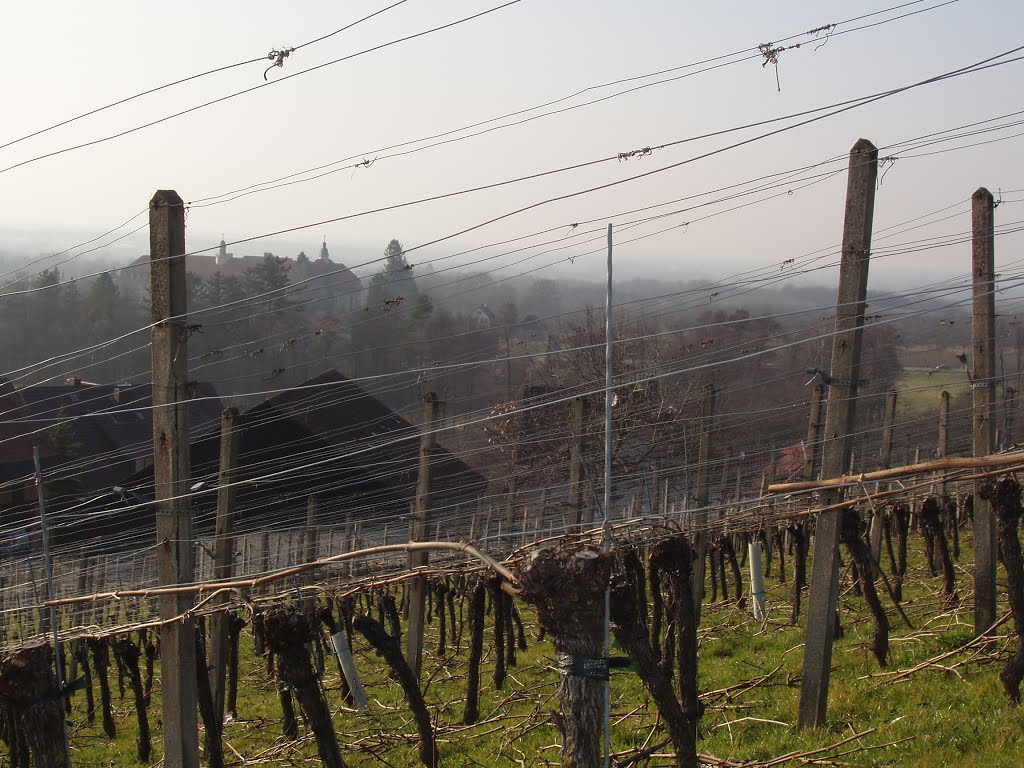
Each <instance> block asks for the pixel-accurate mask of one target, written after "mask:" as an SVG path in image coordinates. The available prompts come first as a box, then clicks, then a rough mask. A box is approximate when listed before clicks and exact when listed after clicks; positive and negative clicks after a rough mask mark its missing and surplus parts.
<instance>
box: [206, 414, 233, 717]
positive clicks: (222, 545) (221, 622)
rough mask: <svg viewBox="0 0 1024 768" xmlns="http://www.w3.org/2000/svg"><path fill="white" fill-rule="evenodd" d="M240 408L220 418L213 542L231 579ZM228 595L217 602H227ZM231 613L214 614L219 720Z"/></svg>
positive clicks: (220, 575) (213, 672) (221, 575)
mask: <svg viewBox="0 0 1024 768" xmlns="http://www.w3.org/2000/svg"><path fill="white" fill-rule="evenodd" d="M238 442H239V431H238V409H236V408H226V409H224V413H223V414H222V416H221V420H220V470H219V472H218V475H217V531H216V537H215V539H214V543H213V558H214V562H213V578H214V579H230V578H231V576H232V574H233V572H234V568H233V567H232V566H233V564H234V538H233V532H234V527H235V496H236V494H235V487H234V485H233V482H234V479H235V469H236V468H237V466H238ZM227 599H228V598H227V595H223V596H221V597H220V598H219V599H218V600H217V602H218V603H219V604H224V603H226V602H227ZM230 625H231V616H230V614H229V613H227V612H226V611H219V612H217V613H215V614H213V616H211V617H210V643H209V647H210V688H211V689H212V691H213V706H214V712H215V713H216V715H217V718H218V720H217V721H218V722H220V721H221V720H223V719H224V681H225V679H226V677H227V659H228V630H229V628H230Z"/></svg>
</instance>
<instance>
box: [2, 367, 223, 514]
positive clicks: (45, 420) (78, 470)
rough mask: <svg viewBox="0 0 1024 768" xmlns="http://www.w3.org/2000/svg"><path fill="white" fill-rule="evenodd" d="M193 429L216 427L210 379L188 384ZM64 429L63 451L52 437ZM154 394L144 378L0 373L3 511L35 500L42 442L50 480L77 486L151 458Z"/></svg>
mask: <svg viewBox="0 0 1024 768" xmlns="http://www.w3.org/2000/svg"><path fill="white" fill-rule="evenodd" d="M189 395H190V397H191V398H192V400H191V402H190V404H189V419H190V424H191V431H192V434H202V433H203V432H204V431H207V432H208V431H210V430H211V429H216V428H217V427H218V426H219V424H220V413H221V403H220V399H219V398H218V397H217V393H216V391H215V390H214V388H213V386H212V385H210V384H206V383H196V384H193V385H192V386H191V388H190V391H189ZM58 429H59V430H62V431H63V433H64V435H65V441H66V445H65V446H64V447H63V451H64V452H65V453H70V454H71V455H70V456H63V457H62V456H61V455H60V453H61V450H58V449H59V448H60V446H54V444H53V442H54V441H53V440H52V439H51V438H52V437H53V435H54V431H55V430H58ZM152 445H153V400H152V387H151V386H150V385H149V384H141V385H136V386H132V385H131V384H93V383H90V382H86V381H82V380H81V379H77V378H73V379H68V380H67V381H66V382H65V383H63V384H36V385H30V386H25V387H17V386H16V385H15V384H14V383H12V382H10V381H7V380H6V379H0V510H5V516H6V515H7V513H10V512H11V511H12V509H13V508H17V507H19V505H25V504H30V505H32V506H33V511H32V513H31V514H32V515H35V514H36V512H35V510H34V505H35V496H36V491H35V479H34V474H35V469H34V466H33V460H32V449H33V447H34V446H37V447H38V448H39V457H40V464H41V466H42V469H43V475H44V478H46V479H47V480H48V481H60V480H68V479H73V480H74V487H75V490H76V492H77V493H82V494H92V493H96V492H98V491H109V490H110V489H111V487H112V486H113V485H114V484H116V483H117V481H118V480H120V479H121V478H123V477H124V476H125V475H127V474H130V473H132V472H135V471H136V470H139V469H141V468H143V467H144V466H146V465H148V464H149V463H150V461H151V460H152V452H153V448H152Z"/></svg>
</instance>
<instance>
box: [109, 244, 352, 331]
mask: <svg viewBox="0 0 1024 768" xmlns="http://www.w3.org/2000/svg"><path fill="white" fill-rule="evenodd" d="M263 260H264V257H263V256H235V255H234V254H233V253H228V250H227V244H226V243H225V242H224V240H223V238H222V239H221V241H220V245H219V246H218V247H217V254H216V255H215V256H207V255H205V254H194V255H191V256H188V257H187V258H186V262H185V269H186V270H187V271H188V272H190V273H192V274H194V275H197V276H198V277H200V278H202V279H203V280H204V281H205V280H209V279H210V278H212V277H213V276H214V275H215V274H217V273H218V272H219V273H220V275H221V276H222V277H233V278H237V279H239V280H242V279H244V278H245V274H246V271H247V270H249V269H250V268H257V267H259V266H261V265H262V264H263ZM285 266H286V268H287V269H288V277H289V282H290V285H289V287H288V288H287V289H286V290H285V295H286V296H288V297H289V299H288V303H289V304H291V305H293V306H297V307H308V308H310V309H311V310H312V311H317V312H339V313H344V312H354V311H356V310H357V309H359V307H360V305H361V303H362V301H363V295H362V293H363V283H362V281H361V280H360V279H359V278H358V277H356V275H355V274H353V272H352V271H351V270H350V269H349V268H348V267H346V266H345V265H344V264H341V263H340V262H335V261H332V260H331V256H330V252H329V251H328V249H327V240H326V239H325V240H324V242H323V245H322V246H321V247H320V256H319V258H318V259H316V260H315V261H313V260H310V259H308V258H296V259H285ZM149 283H150V273H149V256H140V257H139V258H137V259H136V260H135V261H133V262H132V263H131V264H129V265H128V266H127V267H125V268H123V269H121V270H119V271H118V274H117V284H118V287H119V289H120V291H121V294H122V295H123V296H125V297H126V298H130V299H134V300H135V301H143V300H144V299H145V297H146V296H147V291H149Z"/></svg>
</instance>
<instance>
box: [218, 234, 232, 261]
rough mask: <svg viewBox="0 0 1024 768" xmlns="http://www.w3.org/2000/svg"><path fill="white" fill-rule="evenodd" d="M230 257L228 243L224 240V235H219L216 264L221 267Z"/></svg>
mask: <svg viewBox="0 0 1024 768" xmlns="http://www.w3.org/2000/svg"><path fill="white" fill-rule="evenodd" d="M230 259H231V254H230V253H228V244H227V243H225V242H224V235H221V236H220V245H219V246H218V247H217V266H218V267H223V266H224V265H225V264H227V263H228V261H229V260H230Z"/></svg>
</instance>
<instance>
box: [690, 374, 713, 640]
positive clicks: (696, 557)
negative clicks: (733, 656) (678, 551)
mask: <svg viewBox="0 0 1024 768" xmlns="http://www.w3.org/2000/svg"><path fill="white" fill-rule="evenodd" d="M714 422H715V387H714V385H713V384H705V385H704V400H703V402H702V404H701V409H700V448H699V455H698V458H697V495H696V498H695V499H694V503H695V504H696V506H697V509H696V518H695V520H694V523H695V529H696V531H695V534H694V537H693V549H694V553H693V609H694V611H695V612H696V614H697V626H700V604H701V602H703V600H704V561H705V560H707V552H708V534H707V522H708V510H707V506H708V499H709V498H710V493H709V489H708V474H709V472H710V471H711V468H710V461H711V432H712V430H713V429H714Z"/></svg>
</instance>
